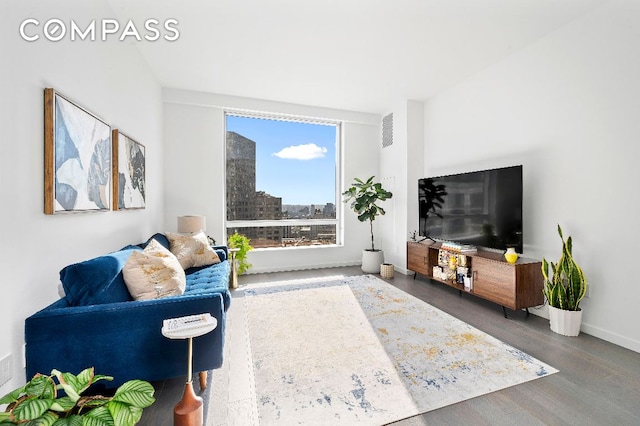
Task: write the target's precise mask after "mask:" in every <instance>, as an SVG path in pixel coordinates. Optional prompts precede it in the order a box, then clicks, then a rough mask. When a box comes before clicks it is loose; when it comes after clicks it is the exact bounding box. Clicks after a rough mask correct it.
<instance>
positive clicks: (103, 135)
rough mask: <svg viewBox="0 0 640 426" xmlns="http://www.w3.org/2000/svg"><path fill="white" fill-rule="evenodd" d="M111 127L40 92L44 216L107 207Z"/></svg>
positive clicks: (54, 94) (53, 93) (47, 91)
mask: <svg viewBox="0 0 640 426" xmlns="http://www.w3.org/2000/svg"><path fill="white" fill-rule="evenodd" d="M111 183H112V182H111V127H110V126H109V125H108V124H107V123H105V122H104V121H102V120H101V119H99V118H98V117H96V116H95V115H93V114H92V113H90V112H89V111H87V110H85V109H84V108H81V107H80V106H78V105H76V104H75V103H73V102H71V101H70V100H68V99H66V98H65V97H63V96H62V95H61V94H60V93H58V92H56V91H55V90H54V89H51V88H46V89H44V213H45V214H55V213H62V212H83V211H105V210H109V209H110V207H111V192H112V190H111V188H112V187H111Z"/></svg>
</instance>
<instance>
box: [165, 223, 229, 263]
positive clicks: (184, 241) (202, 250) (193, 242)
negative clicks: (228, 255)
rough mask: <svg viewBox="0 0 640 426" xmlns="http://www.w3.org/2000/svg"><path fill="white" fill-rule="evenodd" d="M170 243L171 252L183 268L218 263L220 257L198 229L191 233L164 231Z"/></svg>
mask: <svg viewBox="0 0 640 426" xmlns="http://www.w3.org/2000/svg"><path fill="white" fill-rule="evenodd" d="M166 235H167V238H168V239H169V242H170V244H171V246H170V248H171V253H173V254H175V255H176V257H177V258H178V261H179V262H180V265H182V268H183V269H189V268H193V267H198V266H207V265H213V264H214V263H219V262H220V258H219V257H218V254H217V253H216V251H215V250H214V249H213V247H211V245H210V244H209V239H208V238H207V236H206V235H205V233H204V232H202V231H200V232H197V233H195V234H193V235H182V234H174V233H172V232H167V233H166Z"/></svg>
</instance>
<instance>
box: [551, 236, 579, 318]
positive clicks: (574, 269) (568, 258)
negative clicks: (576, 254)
mask: <svg viewBox="0 0 640 426" xmlns="http://www.w3.org/2000/svg"><path fill="white" fill-rule="evenodd" d="M558 234H559V235H560V239H561V240H562V254H561V255H560V260H558V263H557V264H556V263H553V262H547V260H546V259H544V258H543V259H542V275H543V277H544V288H543V289H542V292H543V293H544V295H545V297H546V298H547V301H548V302H549V305H550V306H553V307H554V308H558V309H562V310H565V311H579V310H580V301H581V300H582V299H583V298H584V296H585V295H586V294H587V279H586V278H585V276H584V273H583V272H582V269H581V268H580V267H579V266H578V264H577V263H576V261H575V260H574V258H573V254H572V253H571V251H572V248H573V247H572V245H573V242H572V240H571V237H568V238H567V239H566V240H565V239H564V236H563V235H562V228H560V225H558ZM549 265H551V272H552V275H551V278H549Z"/></svg>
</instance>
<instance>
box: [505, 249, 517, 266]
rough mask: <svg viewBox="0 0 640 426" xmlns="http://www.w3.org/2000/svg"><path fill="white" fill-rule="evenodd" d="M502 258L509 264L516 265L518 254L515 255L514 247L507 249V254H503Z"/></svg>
mask: <svg viewBox="0 0 640 426" xmlns="http://www.w3.org/2000/svg"><path fill="white" fill-rule="evenodd" d="M504 258H505V259H506V260H507V262H509V263H511V264H513V263H516V262H517V261H518V253H516V249H515V247H509V248H507V252H506V253H505V254H504Z"/></svg>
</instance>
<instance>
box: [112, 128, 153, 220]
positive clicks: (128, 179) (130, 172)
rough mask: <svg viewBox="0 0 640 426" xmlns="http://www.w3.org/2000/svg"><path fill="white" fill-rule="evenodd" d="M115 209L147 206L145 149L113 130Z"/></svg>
mask: <svg viewBox="0 0 640 426" xmlns="http://www.w3.org/2000/svg"><path fill="white" fill-rule="evenodd" d="M111 139H112V140H113V148H112V149H113V209H114V210H127V209H144V208H145V206H146V202H145V196H146V181H145V147H144V145H142V144H140V143H138V142H136V141H134V140H133V139H131V138H130V137H129V136H127V135H125V134H124V133H122V132H120V131H119V130H118V129H113V132H112V134H111Z"/></svg>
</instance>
